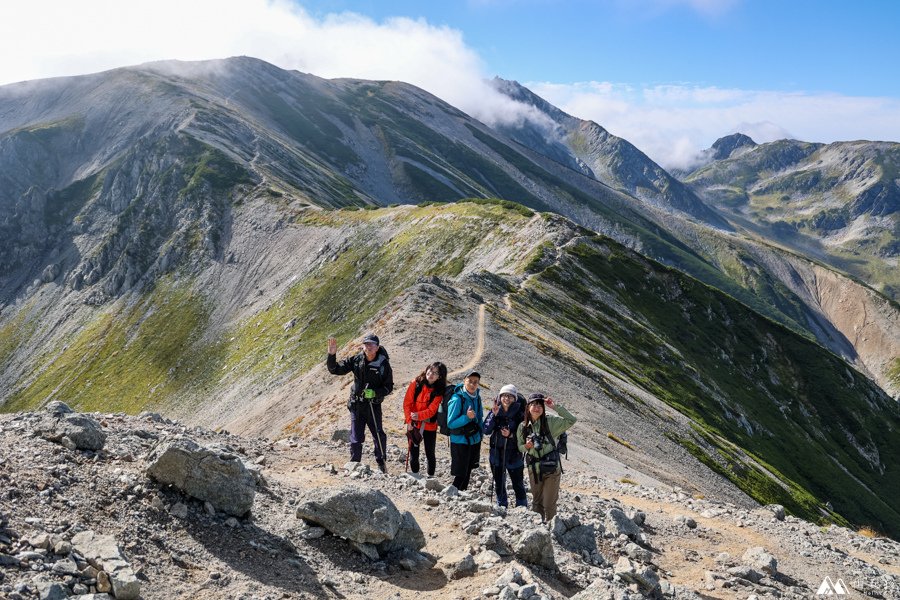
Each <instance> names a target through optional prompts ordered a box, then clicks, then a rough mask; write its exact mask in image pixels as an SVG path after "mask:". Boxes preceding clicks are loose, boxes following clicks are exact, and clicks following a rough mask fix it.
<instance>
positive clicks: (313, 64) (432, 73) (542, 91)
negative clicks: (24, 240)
mask: <svg viewBox="0 0 900 600" xmlns="http://www.w3.org/2000/svg"><path fill="white" fill-rule="evenodd" d="M673 1H674V0H666V2H669V3H672V2H673ZM659 2H662V0H654V1H653V2H650V4H654V5H659ZM666 2H663V4H662V5H660V6H662V7H663V8H664V5H665V4H666ZM689 4H690V5H691V6H692V7H694V8H695V9H696V10H698V11H701V12H703V11H706V12H707V13H710V14H713V13H715V12H717V11H721V10H724V9H725V8H727V5H728V4H730V2H726V3H725V4H724V5H723V3H722V2H720V1H719V2H717V1H713V0H691V2H689ZM0 11H2V12H0V52H2V53H3V54H4V55H5V56H17V57H19V58H18V59H17V60H15V61H4V63H3V64H0V84H2V83H11V82H15V81H21V80H26V79H38V78H45V77H55V76H61V75H75V74H83V73H90V72H95V71H102V70H106V69H111V68H115V67H119V66H125V65H132V64H138V63H142V62H147V61H153V60H165V59H179V60H203V59H214V58H224V57H227V56H235V55H249V56H254V57H257V58H261V59H263V60H266V61H269V62H271V63H273V64H276V65H278V66H280V67H282V68H287V69H297V70H300V71H304V72H309V73H312V74H314V75H318V76H320V77H328V78H332V77H353V78H361V79H381V80H383V79H387V80H400V81H406V82H409V83H412V84H414V85H417V86H419V87H422V88H424V89H426V90H428V91H429V92H431V93H433V94H435V95H437V96H438V97H440V98H442V99H443V100H445V101H447V102H449V103H450V104H453V105H454V106H457V107H458V108H460V109H462V110H464V111H466V112H468V113H469V114H471V115H473V116H475V117H476V118H478V119H480V120H482V121H485V122H487V123H489V124H497V123H503V124H515V123H516V122H521V121H522V120H524V119H530V120H535V119H540V118H541V117H539V116H537V115H536V113H535V112H534V111H533V110H531V109H530V108H529V107H525V106H522V105H521V104H518V103H515V102H512V101H510V100H509V99H507V98H506V97H504V96H501V95H500V94H499V93H497V92H496V90H494V89H493V88H492V87H491V86H489V85H488V84H487V83H486V80H487V79H489V78H490V77H492V76H493V75H495V73H490V72H489V69H488V66H487V65H486V64H485V62H484V60H483V59H482V57H481V56H479V55H478V53H477V52H475V51H474V50H473V49H472V48H471V47H470V46H469V45H467V43H466V41H465V37H464V33H463V32H461V31H459V30H456V29H453V28H450V27H445V26H440V25H434V24H431V23H428V22H427V21H425V20H421V19H410V18H406V17H397V18H391V19H387V20H384V21H381V22H376V21H374V20H372V19H370V18H368V17H365V16H361V15H358V14H353V13H341V14H328V15H323V16H316V15H312V14H310V13H309V12H307V11H306V10H304V9H303V8H302V7H301V6H299V5H297V4H295V3H293V2H288V1H286V0H273V1H268V0H222V1H214V0H196V1H193V2H188V3H185V2H181V1H175V0H157V1H156V2H143V1H141V2H129V3H122V2H114V1H109V0H99V1H95V2H90V3H74V2H60V1H53V0H34V1H33V2H31V3H28V4H27V5H26V4H17V5H16V6H15V7H14V8H13V7H11V6H4V7H3V8H2V9H0ZM560 60H565V58H564V57H560ZM496 75H499V76H500V77H503V78H506V79H514V78H515V74H514V73H512V74H511V73H496ZM673 75H677V74H673ZM521 83H523V84H524V85H526V86H528V87H529V88H531V89H532V90H533V91H534V92H535V93H537V94H538V95H540V96H543V97H544V98H546V99H547V100H548V101H550V102H551V103H553V104H555V105H556V106H558V107H560V108H561V109H563V110H564V111H566V112H568V113H570V114H572V115H573V116H576V117H579V118H583V119H589V120H592V121H595V122H597V123H598V124H600V125H602V126H603V127H605V128H606V129H608V130H609V131H610V132H611V133H613V134H615V135H618V136H620V137H623V138H625V139H627V140H629V141H630V142H632V143H634V144H635V145H636V146H637V147H638V148H640V149H641V150H643V151H644V152H645V153H646V154H648V155H649V156H650V157H651V158H653V159H654V160H656V161H657V162H659V163H661V164H663V165H664V166H666V167H684V166H687V165H689V164H690V162H691V161H692V160H693V159H694V157H695V156H696V155H697V154H698V152H699V151H700V150H702V149H703V148H706V147H708V146H709V145H710V144H711V143H712V142H713V141H715V139H717V138H718V137H721V136H723V135H727V134H729V133H733V132H735V131H740V132H742V133H745V134H747V135H750V136H751V137H753V138H754V140H756V141H757V142H766V141H772V140H774V139H779V138H784V137H796V138H798V139H803V140H807V141H820V142H831V141H836V140H849V139H860V138H865V139H884V140H892V141H896V140H900V102H898V101H897V100H896V99H893V98H866V97H848V96H842V95H836V94H829V93H817V92H809V93H796V92H790V93H789V92H780V91H777V90H770V91H766V90H741V89H722V88H717V87H715V86H700V85H694V84H691V83H679V84H671V83H663V84H661V83H650V84H637V83H610V82H596V81H591V82H574V83H572V82H521Z"/></svg>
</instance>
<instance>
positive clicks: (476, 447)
mask: <svg viewBox="0 0 900 600" xmlns="http://www.w3.org/2000/svg"><path fill="white" fill-rule="evenodd" d="M479 458H481V441H480V440H479V442H478V443H477V444H454V443H452V442H451V443H450V474H451V475H453V486H454V487H455V488H456V489H458V490H459V491H461V492H462V491H464V490H466V489H468V487H469V477H470V476H471V475H472V469H474V468H476V467H477V466H478V459H479Z"/></svg>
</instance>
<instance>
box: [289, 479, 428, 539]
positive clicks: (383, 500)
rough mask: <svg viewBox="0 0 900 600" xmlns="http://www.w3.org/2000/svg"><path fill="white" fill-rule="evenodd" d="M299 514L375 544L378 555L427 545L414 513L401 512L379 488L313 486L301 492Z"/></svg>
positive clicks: (328, 528) (336, 533) (339, 533)
mask: <svg viewBox="0 0 900 600" xmlns="http://www.w3.org/2000/svg"><path fill="white" fill-rule="evenodd" d="M297 517H298V518H301V519H304V520H306V521H308V522H311V523H315V524H317V525H320V526H322V527H324V528H325V529H327V530H328V531H330V532H331V533H333V534H334V535H337V536H340V537H343V538H346V539H348V540H350V541H351V542H355V543H356V544H373V545H375V547H376V548H377V550H378V553H379V555H384V554H387V553H389V552H396V551H401V550H403V549H409V550H420V549H421V548H424V547H425V534H424V533H423V532H422V528H421V527H419V524H418V523H417V522H416V519H415V517H413V516H412V513H409V512H404V513H402V514H401V513H400V511H399V510H397V507H396V506H395V505H394V503H393V502H392V501H391V499H390V498H388V497H387V496H386V495H385V494H384V493H383V492H381V491H379V490H373V489H366V488H358V487H343V488H312V489H309V490H306V491H305V492H304V493H303V495H302V496H301V498H300V502H299V504H298V505H297ZM367 554H368V553H367Z"/></svg>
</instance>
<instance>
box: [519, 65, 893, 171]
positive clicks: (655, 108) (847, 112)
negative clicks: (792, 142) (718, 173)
mask: <svg viewBox="0 0 900 600" xmlns="http://www.w3.org/2000/svg"><path fill="white" fill-rule="evenodd" d="M528 87H529V88H530V89H531V90H532V91H534V92H535V93H536V94H538V95H540V96H542V97H544V98H545V99H546V100H548V101H549V102H551V103H552V104H555V105H556V106H558V107H559V108H561V109H562V110H564V111H566V112H568V113H569V114H572V115H574V116H577V117H579V118H582V119H589V120H592V121H595V122H597V123H599V124H600V125H602V126H603V127H605V128H606V129H608V130H609V131H610V132H611V133H613V134H615V135H617V136H619V137H623V138H625V139H627V140H628V141H630V142H631V143H633V144H635V145H636V146H637V147H638V148H640V149H641V150H642V151H644V152H645V153H646V154H648V155H649V156H650V157H651V158H652V159H654V160H655V161H657V162H659V163H660V164H662V165H664V166H667V167H683V166H686V165H688V164H690V163H691V162H692V161H693V159H694V158H695V157H696V155H697V153H698V152H699V151H700V150H702V149H704V148H708V147H709V146H710V145H712V143H713V142H714V141H715V140H716V139H717V138H719V137H721V136H723V135H728V134H730V133H735V132H740V133H745V134H747V135H749V136H750V137H752V138H753V139H754V140H755V141H756V142H758V143H763V142H770V141H773V140H776V139H783V138H786V137H792V138H797V139H801V140H805V141H810V142H826V143H827V142H835V141H841V140H855V139H869V140H889V141H894V140H900V101H898V100H896V99H893V98H865V97H853V96H841V95H838V94H805V93H795V92H778V91H753V90H739V89H720V88H714V87H699V86H689V85H663V86H649V87H647V88H645V89H640V88H636V87H634V86H633V85H616V84H611V83H608V82H586V83H576V84H572V85H561V84H557V83H532V84H528Z"/></svg>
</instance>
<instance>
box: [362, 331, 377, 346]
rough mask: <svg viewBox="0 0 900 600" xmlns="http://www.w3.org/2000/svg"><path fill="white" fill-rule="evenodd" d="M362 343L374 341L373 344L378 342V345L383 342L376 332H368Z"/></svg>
mask: <svg viewBox="0 0 900 600" xmlns="http://www.w3.org/2000/svg"><path fill="white" fill-rule="evenodd" d="M362 343H363V344H369V343H372V344H376V345H378V346H380V345H381V342H380V341H379V340H378V336H377V335H375V334H374V333H367V334H366V336H365V337H364V338H363V341H362Z"/></svg>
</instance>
